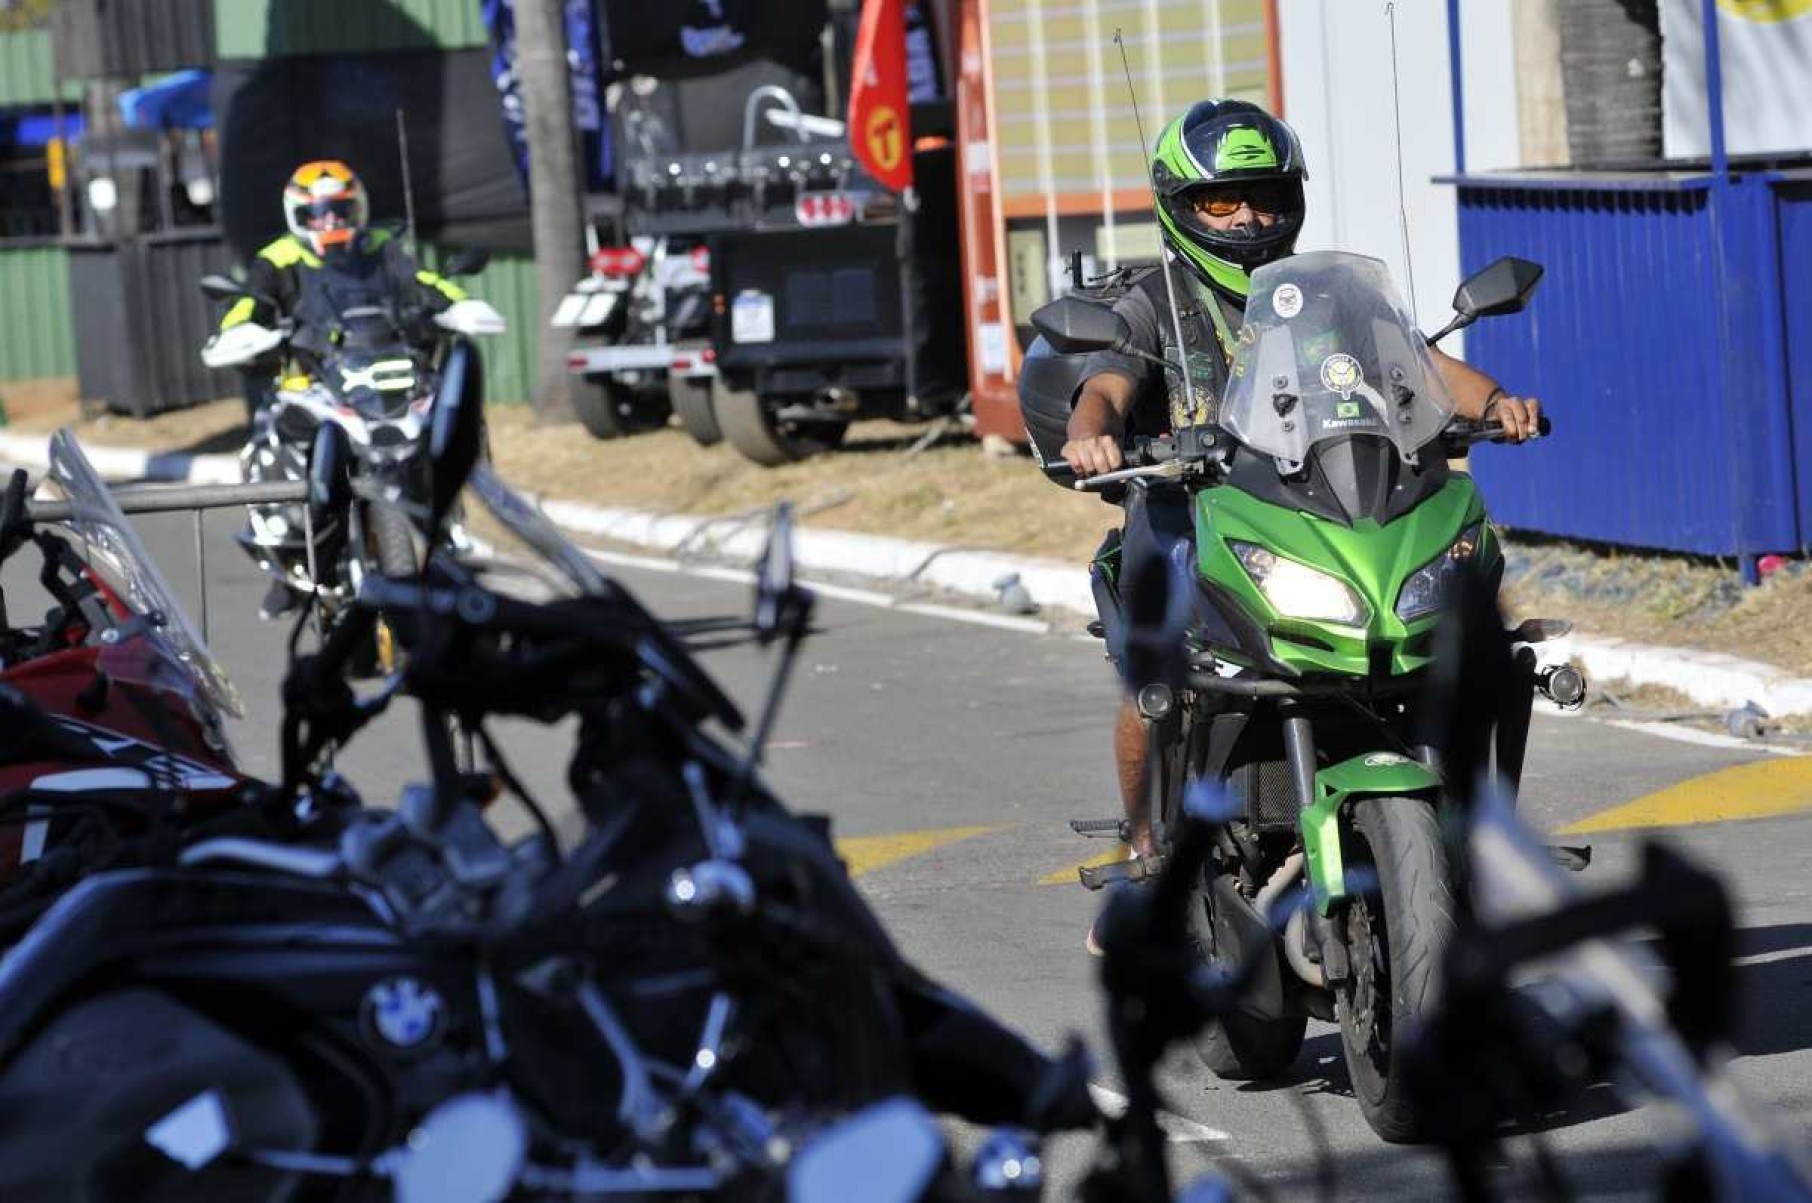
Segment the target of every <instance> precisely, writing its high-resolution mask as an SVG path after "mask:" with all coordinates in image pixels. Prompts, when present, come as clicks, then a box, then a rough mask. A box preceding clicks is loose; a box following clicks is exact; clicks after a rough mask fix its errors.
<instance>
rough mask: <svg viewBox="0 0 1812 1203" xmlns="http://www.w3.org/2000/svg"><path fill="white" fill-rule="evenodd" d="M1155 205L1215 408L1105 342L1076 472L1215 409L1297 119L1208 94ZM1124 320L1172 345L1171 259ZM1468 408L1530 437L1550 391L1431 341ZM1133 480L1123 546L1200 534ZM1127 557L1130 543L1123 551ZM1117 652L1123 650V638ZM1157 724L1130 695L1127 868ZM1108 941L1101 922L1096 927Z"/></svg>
mask: <svg viewBox="0 0 1812 1203" xmlns="http://www.w3.org/2000/svg"><path fill="white" fill-rule="evenodd" d="M1151 178H1152V187H1153V192H1154V200H1155V202H1156V204H1155V208H1156V211H1157V216H1158V224H1159V228H1160V231H1161V236H1162V243H1163V247H1164V251H1165V254H1166V257H1167V259H1168V262H1169V264H1170V268H1169V271H1170V275H1171V282H1172V284H1173V286H1174V288H1175V290H1176V304H1177V309H1178V315H1177V316H1178V317H1179V318H1180V321H1181V325H1182V328H1183V329H1182V338H1183V341H1184V346H1185V349H1186V354H1185V356H1184V359H1185V361H1186V362H1187V364H1188V371H1189V373H1190V377H1191V383H1192V384H1193V385H1194V390H1193V391H1194V397H1195V399H1196V402H1197V404H1198V405H1199V406H1200V407H1201V408H1202V409H1203V410H1205V411H1206V412H1193V413H1192V412H1191V409H1190V390H1189V389H1186V388H1185V387H1184V386H1183V384H1182V382H1181V381H1180V380H1179V379H1176V378H1175V377H1174V375H1173V376H1172V378H1171V380H1170V381H1168V382H1167V381H1166V380H1165V378H1164V377H1165V373H1164V370H1163V369H1162V368H1160V367H1159V366H1158V365H1156V364H1154V363H1151V362H1150V361H1149V360H1143V359H1139V358H1137V357H1136V356H1133V355H1128V354H1123V353H1121V352H1118V351H1097V352H1095V353H1094V354H1092V355H1091V356H1090V357H1089V360H1088V362H1087V364H1086V366H1085V368H1084V372H1083V382H1082V384H1081V386H1080V387H1079V388H1078V389H1077V392H1076V397H1075V403H1074V407H1073V409H1072V411H1071V414H1070V420H1069V426H1068V429H1067V432H1066V433H1067V441H1066V442H1065V443H1064V445H1063V449H1062V454H1063V458H1064V460H1065V461H1066V462H1067V463H1068V464H1069V465H1070V467H1071V468H1072V469H1073V470H1074V471H1075V473H1076V475H1077V476H1078V477H1088V476H1095V475H1098V474H1100V473H1104V472H1111V471H1114V470H1115V469H1117V468H1120V467H1121V466H1123V464H1124V457H1123V453H1122V443H1123V441H1124V439H1125V438H1126V437H1127V436H1128V435H1130V434H1140V435H1147V436H1150V435H1157V434H1163V433H1165V432H1167V431H1171V430H1174V429H1177V428H1179V427H1181V426H1186V425H1191V424H1196V423H1200V422H1212V421H1214V419H1215V416H1216V412H1215V411H1216V407H1217V406H1218V402H1219V398H1220V396H1221V394H1222V392H1223V391H1224V389H1225V387H1226V383H1227V376H1228V372H1229V369H1230V366H1231V363H1232V359H1233V352H1234V348H1235V346H1236V345H1237V339H1238V336H1237V334H1236V332H1237V331H1238V330H1239V329H1240V327H1241V325H1242V324H1243V321H1244V309H1245V303H1246V299H1247V295H1248V293H1249V292H1250V288H1251V276H1250V273H1251V272H1252V271H1254V270H1256V269H1257V268H1259V267H1262V266H1264V265H1265V264H1267V263H1271V262H1273V261H1275V260H1278V259H1281V258H1283V257H1285V256H1287V255H1290V254H1291V253H1293V252H1294V250H1295V247H1296V239H1297V235H1298V234H1299V233H1300V232H1301V230H1302V224H1303V219H1304V216H1305V209H1306V206H1305V203H1304V198H1303V181H1304V180H1306V179H1307V178H1308V169H1307V167H1306V165H1305V164H1304V160H1303V153H1302V146H1301V144H1300V143H1299V142H1298V140H1297V137H1296V134H1295V131H1293V130H1292V129H1291V128H1290V127H1289V126H1288V125H1286V124H1285V123H1284V122H1283V121H1281V120H1279V119H1278V118H1276V117H1273V116H1271V115H1270V114H1269V113H1267V112H1266V111H1265V110H1264V109H1262V108H1260V107H1259V106H1258V105H1256V104H1252V103H1250V102H1248V101H1243V100H1204V101H1200V102H1198V103H1196V104H1194V105H1192V106H1190V108H1189V109H1188V111H1187V112H1185V113H1184V114H1183V115H1182V116H1180V117H1178V118H1176V119H1175V120H1174V121H1172V122H1171V123H1170V124H1169V125H1167V126H1166V127H1165V128H1164V131H1163V133H1162V134H1160V135H1159V137H1158V143H1157V147H1156V149H1155V151H1154V152H1153V157H1152V162H1151ZM1114 311H1115V312H1116V313H1118V314H1119V315H1120V316H1121V317H1122V318H1124V319H1125V320H1126V323H1127V326H1128V327H1129V328H1130V330H1131V334H1132V337H1131V339H1130V340H1129V345H1130V346H1131V347H1133V348H1136V349H1138V350H1140V351H1143V352H1145V353H1146V354H1149V355H1155V356H1164V355H1166V354H1167V353H1168V354H1171V355H1172V356H1174V353H1175V352H1174V347H1173V345H1172V344H1174V342H1175V335H1174V333H1173V330H1174V328H1175V327H1174V326H1173V323H1172V320H1171V314H1170V304H1169V300H1168V297H1167V292H1166V286H1165V281H1164V272H1162V271H1157V272H1152V273H1149V274H1148V275H1147V276H1145V277H1144V278H1143V279H1141V280H1139V281H1138V282H1137V283H1135V284H1134V285H1133V286H1132V287H1131V288H1129V289H1128V290H1127V291H1126V292H1125V294H1124V295H1122V296H1121V297H1120V299H1119V300H1118V301H1116V302H1115V303H1114ZM1430 351H1431V354H1432V355H1433V357H1434V360H1435V364H1436V367H1437V369H1438V370H1439V372H1440V374H1441V378H1442V383H1443V384H1444V385H1445V386H1446V388H1447V391H1448V392H1449V393H1450V394H1451V396H1452V397H1453V401H1454V406H1455V410H1456V412H1457V413H1458V414H1459V415H1460V416H1462V417H1466V418H1472V419H1477V420H1486V419H1495V420H1498V421H1501V422H1502V424H1503V427H1504V434H1505V437H1506V438H1507V439H1508V440H1509V441H1511V442H1518V443H1520V442H1522V441H1523V440H1525V439H1527V438H1529V437H1530V436H1532V435H1533V434H1534V433H1535V432H1536V427H1537V423H1538V420H1539V418H1540V414H1541V405H1540V402H1538V401H1536V400H1534V399H1532V398H1522V397H1516V396H1512V395H1511V394H1510V393H1509V392H1508V390H1506V389H1505V388H1504V387H1503V386H1502V385H1500V384H1498V383H1497V381H1495V380H1493V379H1492V378H1491V377H1490V376H1487V375H1486V374H1485V373H1483V372H1480V371H1478V370H1477V369H1476V368H1472V367H1468V366H1467V365H1466V364H1464V363H1462V362H1461V361H1459V360H1457V359H1454V358H1453V357H1451V356H1449V355H1445V354H1443V353H1442V352H1441V351H1440V350H1439V349H1437V348H1431V349H1430ZM1168 492H1169V491H1166V490H1162V489H1155V490H1148V489H1147V488H1145V487H1144V486H1143V482H1138V481H1135V482H1132V484H1131V487H1129V488H1128V490H1127V493H1126V499H1125V503H1124V504H1125V510H1126V517H1125V521H1124V523H1123V527H1122V531H1121V544H1120V545H1121V547H1122V548H1128V547H1135V546H1138V545H1139V544H1141V543H1142V542H1143V543H1146V544H1149V543H1150V542H1151V541H1154V540H1155V541H1157V542H1158V543H1160V544H1166V545H1167V544H1172V543H1174V541H1175V540H1177V539H1189V538H1193V533H1194V532H1193V529H1192V524H1191V518H1190V514H1189V510H1188V506H1187V502H1186V500H1185V499H1184V498H1183V496H1182V495H1181V494H1180V493H1177V494H1174V495H1167V493H1168ZM1121 554H1122V561H1123V562H1124V560H1125V559H1126V558H1127V553H1126V552H1124V551H1123V552H1122V553H1121ZM1112 650H1113V651H1114V652H1115V653H1116V654H1118V650H1119V649H1112ZM1145 747H1146V736H1145V730H1144V720H1143V719H1141V717H1140V715H1139V712H1138V709H1137V707H1136V706H1135V705H1134V703H1133V701H1132V699H1130V698H1123V699H1122V701H1121V705H1120V709H1119V714H1118V718H1117V719H1116V722H1115V727H1114V760H1115V766H1116V769H1117V776H1118V781H1119V786H1120V795H1121V804H1122V806H1123V808H1124V812H1125V817H1126V820H1127V830H1128V832H1129V842H1130V845H1131V847H1130V852H1131V857H1132V860H1133V862H1134V864H1133V867H1132V869H1131V871H1130V874H1129V877H1128V880H1132V881H1142V880H1146V879H1147V878H1149V877H1150V876H1152V875H1153V874H1155V873H1156V871H1157V868H1158V847H1157V843H1156V839H1155V836H1154V833H1153V831H1152V824H1151V813H1150V807H1149V804H1148V800H1147V797H1146V780H1145V778H1146V760H1145ZM1088 946H1089V950H1090V951H1091V952H1095V953H1097V955H1098V954H1099V948H1098V945H1097V944H1096V941H1095V933H1094V931H1093V930H1092V929H1091V930H1090V932H1089V937H1088Z"/></svg>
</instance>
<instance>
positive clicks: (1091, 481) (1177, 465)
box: [1074, 459, 1188, 493]
mask: <svg viewBox="0 0 1812 1203" xmlns="http://www.w3.org/2000/svg"><path fill="white" fill-rule="evenodd" d="M1187 469H1188V465H1187V464H1186V463H1185V462H1184V461H1183V460H1180V459H1173V460H1167V461H1165V462H1164V463H1161V464H1148V465H1145V466H1144V467H1139V468H1120V469H1118V470H1116V471H1113V472H1103V473H1102V474H1101V475H1099V476H1089V477H1085V478H1083V479H1082V480H1079V481H1077V482H1076V483H1075V485H1074V488H1075V489H1076V491H1077V492H1079V493H1093V492H1097V491H1099V490H1101V489H1105V488H1108V487H1110V486H1112V485H1116V484H1119V483H1120V482H1122V481H1127V480H1137V479H1151V478H1155V477H1164V478H1170V477H1177V476H1181V475H1183V473H1184V472H1185V471H1186V470H1187Z"/></svg>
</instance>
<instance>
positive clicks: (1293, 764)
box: [1283, 706, 1352, 986]
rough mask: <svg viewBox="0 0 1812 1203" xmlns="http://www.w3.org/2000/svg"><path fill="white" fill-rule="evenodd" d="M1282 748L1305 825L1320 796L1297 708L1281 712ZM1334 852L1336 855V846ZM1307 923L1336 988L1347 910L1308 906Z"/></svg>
mask: <svg viewBox="0 0 1812 1203" xmlns="http://www.w3.org/2000/svg"><path fill="white" fill-rule="evenodd" d="M1283 745H1284V763H1285V764H1286V765H1287V766H1289V769H1290V780H1291V782H1292V783H1293V784H1294V785H1295V787H1296V805H1297V808H1298V810H1299V811H1300V812H1301V813H1302V814H1303V815H1304V817H1305V822H1306V820H1307V817H1308V815H1309V814H1310V813H1311V812H1312V810H1313V808H1314V806H1315V803H1316V801H1317V799H1318V797H1319V791H1317V790H1316V788H1315V772H1316V760H1315V727H1314V724H1312V723H1311V722H1310V721H1309V716H1308V715H1306V714H1304V713H1303V712H1302V710H1301V709H1300V708H1298V707H1296V706H1288V707H1286V708H1285V709H1284V711H1283ZM1334 851H1335V853H1336V855H1337V854H1338V845H1337V844H1336V847H1335V849H1334ZM1308 922H1309V929H1310V931H1311V932H1312V933H1313V935H1314V938H1315V940H1316V943H1317V944H1319V945H1320V952H1321V973H1322V980H1323V981H1324V982H1325V983H1326V984H1327V985H1329V986H1336V985H1339V984H1340V983H1342V982H1344V981H1346V979H1347V976H1348V975H1349V974H1350V973H1351V971H1352V967H1351V964H1350V963H1349V960H1348V957H1347V951H1346V949H1347V939H1346V908H1345V907H1344V906H1332V907H1330V908H1329V909H1328V910H1327V912H1326V913H1325V914H1323V913H1321V911H1320V908H1318V907H1311V908H1310V909H1309V911H1308ZM1285 938H1286V939H1287V938H1288V937H1287V936H1286V937H1285Z"/></svg>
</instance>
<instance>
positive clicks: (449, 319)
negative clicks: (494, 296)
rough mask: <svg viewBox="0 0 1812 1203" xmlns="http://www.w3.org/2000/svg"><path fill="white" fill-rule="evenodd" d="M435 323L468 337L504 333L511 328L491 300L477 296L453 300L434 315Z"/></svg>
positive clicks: (444, 328)
mask: <svg viewBox="0 0 1812 1203" xmlns="http://www.w3.org/2000/svg"><path fill="white" fill-rule="evenodd" d="M434 324H435V325H437V326H439V327H440V328H441V329H443V330H451V331H452V332H453V333H455V334H463V335H466V336H467V337H468V338H470V337H474V336H476V335H480V334H502V333H503V332H504V331H505V330H507V329H509V323H508V322H506V321H504V318H503V314H501V313H498V312H497V310H496V309H495V308H493V307H492V305H491V303H490V302H489V301H480V300H478V299H477V298H475V297H468V298H467V299H465V300H463V301H455V302H453V304H451V305H449V306H447V308H446V309H445V310H443V311H441V312H440V313H437V314H435V315H434Z"/></svg>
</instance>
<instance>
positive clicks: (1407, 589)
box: [1397, 523, 1484, 622]
mask: <svg viewBox="0 0 1812 1203" xmlns="http://www.w3.org/2000/svg"><path fill="white" fill-rule="evenodd" d="M1483 534H1484V528H1483V525H1482V524H1479V523H1475V524H1473V525H1472V526H1469V527H1467V528H1466V529H1465V530H1463V531H1461V532H1460V537H1459V538H1457V539H1455V540H1454V541H1453V544H1452V545H1451V546H1450V547H1448V549H1447V550H1446V551H1444V552H1442V553H1441V554H1440V555H1438V556H1436V557H1435V558H1434V559H1432V560H1430V561H1429V562H1428V563H1426V564H1424V565H1422V567H1420V568H1418V569H1416V570H1415V571H1414V572H1412V573H1411V574H1410V576H1409V579H1408V580H1406V581H1404V582H1403V588H1402V589H1401V590H1400V591H1399V592H1398V593H1397V617H1398V618H1401V619H1402V620H1403V621H1404V622H1415V621H1416V620H1417V619H1420V618H1427V617H1428V616H1429V615H1430V614H1437V613H1439V612H1440V611H1441V609H1442V608H1443V607H1445V606H1446V605H1447V602H1448V600H1449V599H1450V598H1451V597H1452V596H1453V590H1454V588H1455V586H1456V585H1457V584H1458V583H1459V579H1460V571H1461V570H1462V569H1463V568H1464V567H1465V566H1466V565H1467V564H1469V563H1471V562H1472V559H1473V557H1474V556H1476V555H1478V553H1479V542H1480V540H1481V538H1482V536H1483Z"/></svg>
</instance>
